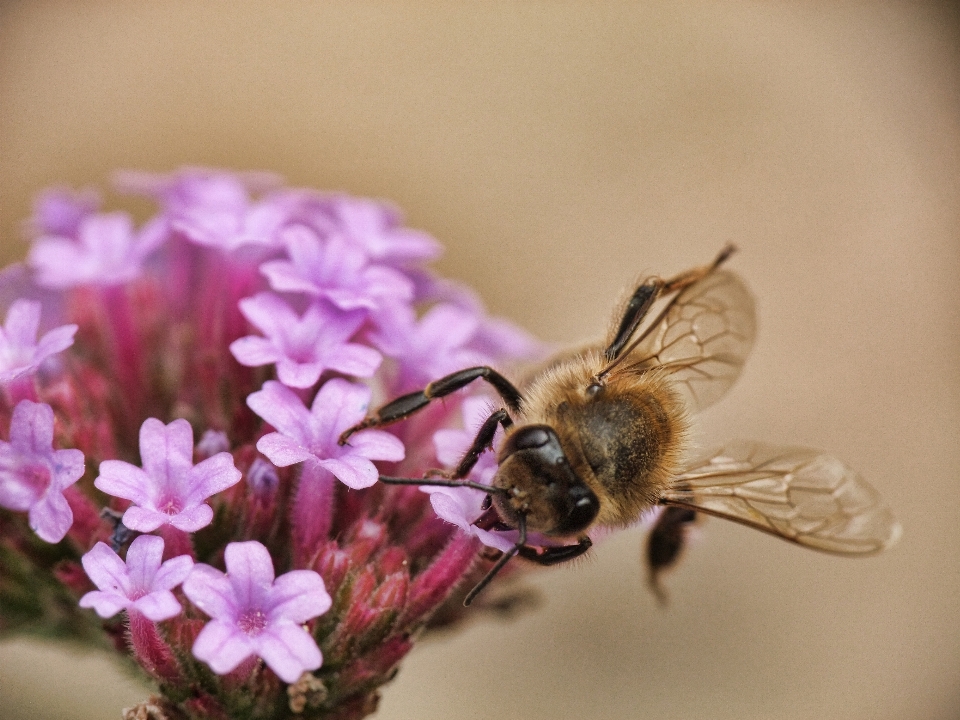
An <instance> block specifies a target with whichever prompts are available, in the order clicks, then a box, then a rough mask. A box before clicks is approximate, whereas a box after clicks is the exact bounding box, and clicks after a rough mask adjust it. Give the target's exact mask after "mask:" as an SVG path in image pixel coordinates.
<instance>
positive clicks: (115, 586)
mask: <svg viewBox="0 0 960 720" xmlns="http://www.w3.org/2000/svg"><path fill="white" fill-rule="evenodd" d="M163 546H164V542H163V538H160V537H156V536H155V535H141V536H139V537H138V538H136V539H135V540H134V541H133V542H132V543H130V548H129V549H128V550H127V559H126V562H124V561H123V560H121V559H120V556H118V555H117V554H116V553H115V552H114V551H113V550H111V549H110V548H109V546H107V545H106V544H105V543H102V542H98V543H97V544H96V545H94V546H93V549H92V550H91V551H90V552H88V553H87V554H86V555H84V556H83V558H82V560H81V561H82V563H83V569H84V570H86V572H87V575H88V576H89V578H90V579H91V580H93V582H94V584H95V585H96V586H97V587H98V588H100V589H99V590H92V591H90V592H88V593H87V594H86V595H84V596H83V597H82V598H80V607H85V608H93V609H94V610H96V612H97V614H98V615H99V616H100V617H102V618H108V617H113V616H114V615H116V614H117V613H118V612H120V611H121V610H126V611H127V612H128V613H130V612H138V613H140V614H142V615H144V616H145V617H147V618H149V619H150V620H153V621H154V622H160V621H161V620H169V619H170V618H172V617H176V616H177V615H179V614H180V612H181V611H182V610H183V608H182V607H181V606H180V603H179V602H177V599H176V598H175V597H174V596H173V593H172V592H171V591H172V590H173V589H174V588H175V587H177V586H178V585H179V584H180V583H182V582H183V581H184V580H186V579H187V575H189V574H190V570H191V569H192V568H193V559H192V558H191V557H190V556H189V555H180V556H178V557H175V558H171V559H170V560H167V561H166V562H164V563H161V562H160V561H161V559H162V558H163Z"/></svg>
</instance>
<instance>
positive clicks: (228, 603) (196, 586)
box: [183, 564, 239, 619]
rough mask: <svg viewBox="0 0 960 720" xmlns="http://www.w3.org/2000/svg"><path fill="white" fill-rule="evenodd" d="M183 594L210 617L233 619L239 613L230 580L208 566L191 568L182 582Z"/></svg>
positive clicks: (200, 565) (199, 565)
mask: <svg viewBox="0 0 960 720" xmlns="http://www.w3.org/2000/svg"><path fill="white" fill-rule="evenodd" d="M183 594H184V595H186V596H187V597H188V598H189V599H190V602H192V603H193V604H194V605H196V606H197V607H198V608H200V609H201V610H202V611H203V612H205V613H206V614H207V615H209V616H210V617H214V618H231V619H235V618H236V616H237V613H238V611H239V608H238V607H237V602H236V599H235V597H234V594H233V586H232V585H231V584H230V580H229V579H228V578H227V576H226V575H224V574H223V573H222V572H220V571H219V570H217V569H216V568H212V567H210V566H209V565H202V564H197V565H194V566H193V570H191V571H190V574H189V575H188V576H187V579H186V580H184V581H183Z"/></svg>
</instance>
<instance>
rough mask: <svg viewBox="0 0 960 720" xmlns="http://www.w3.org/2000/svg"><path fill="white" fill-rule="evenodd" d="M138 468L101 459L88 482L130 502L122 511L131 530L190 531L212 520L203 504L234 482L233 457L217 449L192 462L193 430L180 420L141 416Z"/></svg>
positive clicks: (236, 471)
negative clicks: (96, 474)
mask: <svg viewBox="0 0 960 720" xmlns="http://www.w3.org/2000/svg"><path fill="white" fill-rule="evenodd" d="M140 459H141V461H142V462H143V469H140V468H138V467H137V466H136V465H131V464H130V463H128V462H123V461H122V460H104V461H103V462H102V463H100V476H99V477H98V478H97V479H96V480H95V481H94V485H95V486H96V487H97V488H98V489H99V490H102V491H103V492H105V493H107V494H108V495H113V496H114V497H119V498H124V499H126V500H130V501H131V502H133V503H134V505H132V506H131V507H129V508H127V511H126V512H125V513H124V514H123V524H124V525H126V526H127V527H128V528H130V529H131V530H138V531H140V532H151V531H153V530H156V529H157V528H158V527H160V526H161V525H172V526H173V527H175V528H178V529H179V530H183V531H185V532H195V531H197V530H199V529H200V528H202V527H205V526H206V525H208V524H209V523H210V521H211V520H212V519H213V510H212V509H211V507H210V506H209V505H207V504H206V503H204V500H206V499H207V498H208V497H210V496H211V495H215V494H216V493H218V492H220V491H222V490H226V489H227V488H228V487H231V486H232V485H234V484H236V483H237V482H238V481H239V480H240V471H239V470H237V468H235V467H234V465H233V456H231V455H230V453H227V452H221V453H217V454H216V455H214V456H213V457H211V458H207V459H206V460H204V461H203V462H201V463H199V464H198V465H196V466H194V464H193V429H192V428H191V427H190V423H188V422H187V421H186V420H182V419H181V420H174V421H173V422H172V423H170V424H169V425H164V424H163V423H162V422H160V421H159V420H157V419H156V418H147V419H146V420H144V422H143V425H142V426H141V427H140Z"/></svg>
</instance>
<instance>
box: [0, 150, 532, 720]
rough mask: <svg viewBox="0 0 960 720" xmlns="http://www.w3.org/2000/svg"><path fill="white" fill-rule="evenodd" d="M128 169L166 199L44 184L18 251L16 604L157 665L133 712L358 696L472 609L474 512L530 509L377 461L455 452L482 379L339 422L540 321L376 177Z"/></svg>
mask: <svg viewBox="0 0 960 720" xmlns="http://www.w3.org/2000/svg"><path fill="white" fill-rule="evenodd" d="M119 185H120V189H121V190H122V191H124V192H130V193H135V194H139V195H143V196H146V197H149V198H152V199H153V200H155V201H156V202H157V204H158V206H159V207H158V210H157V212H156V214H155V215H154V216H153V217H151V218H149V219H148V220H147V221H146V222H145V223H143V224H142V225H139V226H138V225H136V224H135V223H134V222H133V221H132V220H131V217H130V216H129V215H127V214H125V213H122V212H113V211H110V212H103V211H101V210H100V208H99V200H98V198H97V196H96V195H95V194H94V193H93V192H91V191H84V192H82V193H73V192H71V191H69V190H65V189H62V188H60V189H57V190H55V191H51V192H49V193H47V194H45V195H43V196H41V198H40V200H39V201H38V202H37V205H36V206H35V209H34V215H33V217H32V218H31V220H30V221H29V223H28V229H29V232H30V235H31V236H32V237H33V238H34V240H33V246H32V249H31V251H30V255H29V262H28V263H27V265H26V266H20V267H11V268H7V269H5V270H2V271H0V311H3V310H5V311H6V318H7V320H6V324H5V326H4V327H3V329H2V331H0V385H2V392H0V433H3V432H6V429H7V428H9V430H8V434H7V435H5V437H8V438H9V440H7V441H0V540H2V552H0V631H3V632H7V633H10V632H16V631H26V630H31V631H36V630H38V629H42V630H43V631H44V632H45V633H47V634H53V635H60V636H69V637H72V638H73V639H75V640H79V641H83V642H88V643H90V644H92V645H96V646H98V647H103V646H106V645H109V646H112V647H115V648H116V649H117V651H118V652H120V653H123V654H125V655H128V656H130V657H132V658H133V660H134V661H135V662H136V663H137V664H138V665H139V666H140V667H141V668H142V669H143V670H144V672H145V673H146V674H147V675H148V676H149V677H151V678H153V679H154V680H156V681H157V683H158V688H159V693H160V694H159V695H158V696H156V697H155V698H153V699H152V700H151V701H150V703H148V704H145V705H144V706H142V707H141V708H140V710H137V711H135V712H140V711H142V713H147V712H150V713H153V714H154V715H156V714H157V713H161V714H162V715H163V716H165V717H168V718H171V719H172V718H178V719H187V720H193V719H199V718H216V719H217V720H226V719H227V718H243V719H244V720H281V719H283V718H291V717H297V718H314V719H319V718H338V719H339V720H349V719H351V718H360V717H363V716H365V715H368V714H370V713H371V712H373V710H374V709H375V707H376V701H377V697H378V692H379V688H380V687H381V686H382V685H383V684H384V683H386V682H387V681H388V680H389V679H390V678H392V677H393V675H394V674H395V672H396V670H397V667H398V665H399V663H400V661H401V660H402V658H403V657H404V656H405V655H406V653H407V652H409V651H410V649H411V647H412V646H413V643H414V641H415V639H416V638H418V637H420V636H422V635H423V634H424V632H425V631H427V630H430V629H431V628H433V627H438V626H444V627H450V626H452V625H453V624H455V623H457V622H458V621H459V620H461V619H462V618H463V617H465V612H466V611H465V610H464V608H463V606H462V600H463V597H464V594H465V593H466V591H467V589H469V587H471V586H472V584H473V583H474V582H476V580H477V579H478V577H480V576H482V574H483V573H484V572H485V571H486V569H487V568H489V566H490V561H489V559H485V558H486V555H485V551H484V550H483V546H482V543H481V540H483V542H484V543H486V544H488V545H491V546H493V547H496V548H500V549H506V548H507V547H508V546H509V545H508V544H509V543H512V542H513V541H514V540H513V538H514V537H515V536H516V532H515V531H501V530H498V529H496V528H494V529H490V528H489V527H486V526H485V527H483V528H478V527H477V526H476V525H475V524H474V523H475V522H479V520H480V518H481V516H482V515H483V514H484V509H483V508H484V506H483V502H484V497H485V493H483V492H480V491H477V490H463V489H459V488H453V489H444V490H442V491H436V492H434V493H433V495H432V497H431V496H430V495H429V494H428V493H424V492H420V491H419V490H418V489H417V488H416V487H395V486H386V485H383V484H381V483H378V482H377V481H378V478H379V477H380V475H381V474H385V475H386V474H388V475H400V476H405V477H421V476H423V475H424V474H425V473H427V472H429V471H431V470H434V469H442V468H444V467H449V466H452V465H455V464H456V463H457V462H458V460H459V455H460V454H461V453H462V452H463V451H464V450H465V448H466V446H467V445H468V444H469V442H470V431H471V429H473V427H474V426H475V425H476V424H478V423H479V422H480V420H479V419H478V418H479V413H480V412H481V409H482V408H484V407H489V401H488V400H482V399H480V398H486V397H489V395H488V391H487V390H486V389H485V388H483V387H474V386H471V388H470V389H469V390H465V391H462V392H457V393H454V394H452V395H449V396H447V397H445V398H444V400H443V401H442V402H438V403H435V404H433V405H432V407H431V409H430V410H428V411H424V412H423V413H418V414H417V415H416V416H415V417H411V418H410V419H409V420H407V421H405V422H401V423H397V424H395V425H391V426H390V427H385V428H379V429H373V428H370V429H365V430H361V431H359V432H356V433H354V434H353V435H352V436H351V437H350V438H349V441H348V442H346V443H345V444H343V445H341V444H340V443H339V439H340V437H341V434H342V433H343V432H344V431H345V430H346V429H348V428H350V427H351V426H353V425H355V424H357V423H359V422H360V421H361V420H363V419H364V418H365V416H366V415H367V414H368V412H370V403H371V398H372V397H377V398H378V402H381V401H383V400H385V399H388V398H392V397H395V396H397V395H398V394H401V393H403V392H407V391H409V390H412V389H417V388H418V384H419V386H420V387H422V385H423V384H425V383H426V382H429V381H430V380H434V379H436V377H437V376H438V375H441V374H443V373H446V372H450V371H453V370H458V369H460V368H461V367H462V366H463V365H470V364H477V363H491V364H503V363H506V362H508V361H510V360H514V359H524V358H532V357H533V356H534V355H535V354H536V353H537V352H538V351H539V349H540V346H539V344H538V343H536V342H535V341H533V340H532V339H531V338H529V337H528V336H527V335H526V334H524V333H523V332H522V331H520V330H518V329H516V328H513V327H512V326H510V325H509V324H508V323H505V322H504V321H500V320H497V319H495V318H491V317H489V316H487V314H486V313H485V311H484V310H483V308H482V306H481V305H480V303H479V302H478V301H477V300H476V298H475V297H474V296H473V295H472V293H471V292H470V291H468V290H467V289H466V288H463V287H461V286H459V285H457V284H455V283H452V282H449V281H444V280H442V279H440V278H437V277H436V276H435V275H433V273H432V272H431V270H430V269H429V268H428V267H427V266H426V262H427V261H428V260H430V259H432V258H435V257H436V256H437V255H438V254H439V250H440V246H439V244H438V243H437V242H436V241H435V240H433V239H432V238H430V237H429V236H428V235H427V234H425V233H423V232H422V231H418V230H413V229H410V228H406V227H404V226H403V224H402V222H401V216H400V214H399V213H398V212H397V211H396V210H395V209H393V208H392V207H391V206H389V205H387V204H385V203H382V202H380V201H376V200H368V199H361V198H351V197H348V196H345V195H342V194H325V193H319V192H315V191H312V190H304V189H284V188H282V187H280V186H279V181H278V180H277V178H275V177H273V176H267V175H263V174H244V175H237V174H231V173H226V172H221V171H215V170H205V169H198V168H188V169H184V170H181V171H179V172H176V173H173V174H171V175H150V174H138V173H126V174H124V175H122V176H121V177H120V178H119ZM41 303H42V305H41ZM41 307H42V308H43V318H42V319H43V327H44V328H53V329H52V330H49V331H47V332H45V333H43V334H42V335H41V336H40V339H39V340H38V339H37V336H38V332H39V328H40V327H41V325H40V320H41V318H40V314H41ZM478 385H480V384H478ZM471 398H472V399H471ZM461 410H463V411H464V412H465V413H466V415H467V416H468V417H467V420H466V422H465V424H464V427H465V428H466V429H458V427H459V425H460V423H459V418H460V416H461ZM195 438H199V440H198V441H197V442H196V443H195ZM495 466H496V461H495V458H494V456H493V454H492V453H488V454H486V455H484V456H483V457H482V458H481V459H480V462H478V463H477V465H476V467H475V468H474V470H473V473H472V474H471V476H470V477H471V479H472V480H474V481H476V482H482V483H485V482H490V480H491V478H492V475H493V472H494V470H495ZM444 498H445V499H444ZM431 501H432V502H433V504H432V505H431ZM104 505H105V506H104ZM435 509H436V511H435ZM487 514H488V515H489V513H487ZM511 533H512V534H511ZM50 543H57V545H56V546H55V547H53V548H52V547H51V546H50ZM514 572H516V570H514ZM188 573H189V574H188ZM496 584H497V583H496V582H495V583H494V585H496ZM485 602H486V600H485V598H483V597H481V598H480V599H478V602H477V603H476V604H475V606H474V609H477V608H478V607H479V609H481V610H482V609H483V606H484V603H485ZM121 611H125V612H124V613H123V614H122V615H121V614H120V613H121Z"/></svg>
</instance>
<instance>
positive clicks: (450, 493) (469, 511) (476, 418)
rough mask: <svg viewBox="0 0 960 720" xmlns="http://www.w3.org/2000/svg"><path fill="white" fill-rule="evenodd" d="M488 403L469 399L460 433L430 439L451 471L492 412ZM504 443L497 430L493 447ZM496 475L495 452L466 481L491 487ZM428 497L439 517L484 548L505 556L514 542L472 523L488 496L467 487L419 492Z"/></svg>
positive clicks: (511, 534)
mask: <svg viewBox="0 0 960 720" xmlns="http://www.w3.org/2000/svg"><path fill="white" fill-rule="evenodd" d="M492 410H493V407H492V406H491V404H490V402H489V401H488V400H486V399H484V398H481V397H469V398H467V399H466V400H464V401H463V424H464V428H465V429H463V430H453V429H443V430H438V431H437V432H436V433H434V435H433V443H434V446H435V447H436V450H437V459H438V460H439V461H440V462H441V463H442V464H443V465H445V466H447V467H454V466H456V464H457V463H459V462H460V460H461V458H462V457H463V455H464V453H465V452H466V451H467V449H468V448H469V447H470V445H471V443H472V442H473V438H474V436H475V435H476V432H477V430H479V428H480V425H481V424H483V421H484V420H486V419H487V417H488V416H489V415H490V413H491V412H492ZM502 439H503V430H502V429H499V430H497V434H496V436H495V438H494V447H496V446H497V445H499V444H500V441H501V440H502ZM496 472H497V457H496V452H495V451H488V452H486V453H484V454H483V455H481V456H480V459H479V460H478V461H477V464H476V465H474V467H473V470H472V471H471V472H470V476H469V479H470V480H472V481H473V482H477V483H481V484H482V485H490V484H491V483H492V482H493V476H494V475H495V474H496ZM420 489H421V490H423V492H425V493H429V494H430V504H431V505H432V506H433V511H434V512H435V513H436V514H437V516H438V517H440V518H442V519H443V520H446V521H447V522H448V523H452V524H453V525H456V526H457V527H458V528H460V529H461V530H462V531H463V532H465V533H466V534H467V535H471V536H473V537H476V538H477V539H478V540H480V542H482V543H483V544H484V545H488V546H489V547H492V548H496V549H497V550H503V551H504V552H506V551H507V550H509V549H510V548H512V547H513V545H514V543H515V542H516V541H517V537H518V535H517V531H516V530H506V531H500V530H484V529H482V528H478V527H477V526H476V525H474V524H473V523H474V522H476V521H477V519H479V517H480V515H481V514H482V513H483V503H484V500H486V498H487V493H485V492H483V491H481V490H474V489H473V488H468V487H430V486H427V485H424V486H422V487H421V488H420Z"/></svg>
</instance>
